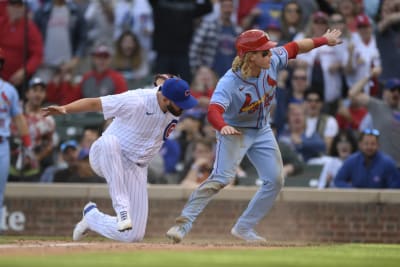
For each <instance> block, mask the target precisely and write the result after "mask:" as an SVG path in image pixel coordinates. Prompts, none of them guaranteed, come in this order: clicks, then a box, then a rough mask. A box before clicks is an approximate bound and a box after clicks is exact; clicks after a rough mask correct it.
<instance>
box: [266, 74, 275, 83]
mask: <svg viewBox="0 0 400 267" xmlns="http://www.w3.org/2000/svg"><path fill="white" fill-rule="evenodd" d="M267 82H268V85H269V86H276V85H277V83H276V81H275V80H274V79H272V78H271V77H269V75H268V77H267Z"/></svg>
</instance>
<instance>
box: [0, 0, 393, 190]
mask: <svg viewBox="0 0 400 267" xmlns="http://www.w3.org/2000/svg"><path fill="white" fill-rule="evenodd" d="M252 28H257V29H262V30H264V31H266V32H268V34H269V37H270V39H271V40H272V41H275V42H278V44H285V43H287V42H290V41H292V40H297V39H303V38H308V37H310V38H312V37H318V36H321V35H323V34H324V32H326V30H327V29H329V28H336V29H340V30H341V31H342V33H343V34H342V40H343V42H342V44H340V45H338V46H334V47H330V46H322V47H319V48H317V49H314V50H312V51H311V52H309V53H307V54H302V55H299V56H298V57H297V59H295V60H291V61H290V62H289V64H288V66H287V68H286V69H285V70H283V71H281V72H280V74H279V77H278V84H277V88H276V93H275V96H276V97H275V102H274V109H273V112H272V114H273V115H272V116H271V118H270V121H271V126H272V127H273V129H274V130H275V133H276V139H277V142H278V144H279V147H280V149H281V152H282V158H283V163H284V172H285V173H284V174H285V176H296V175H299V174H301V173H304V172H306V171H307V167H308V166H311V165H318V166H321V170H322V171H321V173H320V175H319V177H317V178H318V182H317V183H316V184H315V185H314V186H316V187H318V188H320V189H323V188H328V187H358V188H398V187H400V174H399V168H400V64H399V63H398V62H400V0H364V1H363V0H297V1H296V0H291V1H289V0H213V1H210V0H110V1H106V0H52V1H51V0H5V1H0V48H1V49H2V51H3V52H2V54H3V55H2V57H3V59H4V66H3V70H2V71H1V72H0V77H1V79H3V80H4V81H7V82H9V83H11V84H12V85H13V86H15V88H16V89H17V91H18V93H19V96H20V99H21V106H22V108H23V111H24V115H25V118H26V121H27V123H28V126H29V133H30V136H31V140H32V149H31V150H32V151H30V152H29V153H27V152H26V150H25V149H22V146H21V140H20V138H19V134H18V131H17V128H16V126H15V125H12V126H11V128H12V133H13V135H12V138H11V140H10V142H11V168H10V175H9V181H14V182H18V181H23V182H26V181H29V182H46V183H49V182H105V181H104V180H103V179H102V178H100V177H96V175H95V174H94V172H93V171H92V170H91V168H90V165H89V162H88V151H89V149H90V146H91V144H92V143H93V142H94V141H95V140H96V139H97V138H98V137H99V136H100V135H101V132H102V131H103V130H104V129H105V127H107V124H108V122H107V121H106V122H101V123H97V124H93V123H91V124H90V125H86V126H85V125H84V126H82V125H80V126H79V127H80V131H78V133H79V134H74V133H72V134H71V133H69V132H65V131H66V129H65V128H60V126H59V125H58V124H57V123H58V122H59V120H57V118H53V117H51V116H49V117H43V116H42V114H41V112H40V108H41V107H43V106H45V105H49V104H58V105H64V104H67V103H70V102H72V101H74V100H77V99H80V98H84V97H99V96H104V95H108V94H117V93H121V92H125V91H127V90H135V89H137V88H146V87H153V86H154V85H155V84H156V81H157V78H158V76H157V75H160V74H166V73H170V74H174V75H178V76H180V77H181V78H183V79H185V80H187V81H189V83H190V86H191V92H192V94H193V96H195V97H196V98H197V99H198V100H199V105H198V107H196V108H194V109H192V110H189V111H187V112H185V113H184V114H183V115H182V117H181V121H180V123H179V124H178V126H177V128H176V129H175V131H174V132H173V134H172V135H171V137H170V138H169V139H168V140H166V141H165V144H164V145H163V147H162V149H161V151H160V153H159V155H158V157H156V158H155V159H154V160H153V161H152V162H151V164H150V166H149V183H152V184H181V185H182V186H187V187H193V186H196V185H198V184H200V183H201V182H202V181H204V180H205V179H206V178H207V177H208V175H209V174H210V172H211V171H212V169H213V159H214V155H215V130H214V129H213V128H212V127H211V126H210V124H209V123H208V122H207V119H206V112H207V106H208V104H209V100H210V97H211V95H212V93H213V90H214V88H215V86H216V84H217V82H218V79H219V77H221V76H222V75H223V74H224V73H225V72H226V71H227V70H228V69H230V68H231V62H232V61H233V59H234V58H235V56H236V50H235V40H236V37H237V36H238V34H240V33H241V32H242V31H244V30H248V29H252ZM0 56H1V54H0ZM71 123H72V124H73V122H71ZM0 127H1V125H0ZM133 149H134V148H133ZM249 181H250V182H249ZM257 183H258V181H257V174H256V170H254V169H253V167H252V166H251V163H250V162H249V160H248V159H247V158H245V159H244V160H243V162H242V163H241V164H240V167H239V168H238V169H237V170H236V177H235V179H233V182H232V186H235V185H241V184H252V185H254V184H257Z"/></svg>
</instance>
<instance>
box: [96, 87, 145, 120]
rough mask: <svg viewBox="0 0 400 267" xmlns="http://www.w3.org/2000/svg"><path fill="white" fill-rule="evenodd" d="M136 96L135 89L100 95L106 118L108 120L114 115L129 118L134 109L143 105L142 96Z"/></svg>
mask: <svg viewBox="0 0 400 267" xmlns="http://www.w3.org/2000/svg"><path fill="white" fill-rule="evenodd" d="M135 96H136V94H135V91H128V92H125V93H122V94H116V95H107V96H102V97H100V100H101V105H102V107H103V115H104V119H106V120H107V119H110V118H113V117H120V118H124V117H125V118H128V117H129V116H131V115H132V112H133V111H134V110H137V109H138V108H139V109H140V108H141V106H143V103H142V101H140V98H139V97H135Z"/></svg>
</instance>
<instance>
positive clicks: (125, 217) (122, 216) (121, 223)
mask: <svg viewBox="0 0 400 267" xmlns="http://www.w3.org/2000/svg"><path fill="white" fill-rule="evenodd" d="M117 221H118V223H117V224H118V231H120V232H124V231H127V230H131V229H132V220H131V218H130V217H129V213H128V212H127V211H126V210H123V211H120V212H119V213H118V216H117Z"/></svg>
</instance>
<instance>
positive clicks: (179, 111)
mask: <svg viewBox="0 0 400 267" xmlns="http://www.w3.org/2000/svg"><path fill="white" fill-rule="evenodd" d="M167 109H168V111H169V112H171V113H172V115H174V116H176V117H179V116H180V115H182V112H183V109H181V108H179V110H176V109H174V107H173V106H172V105H171V104H168V105H167Z"/></svg>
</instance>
